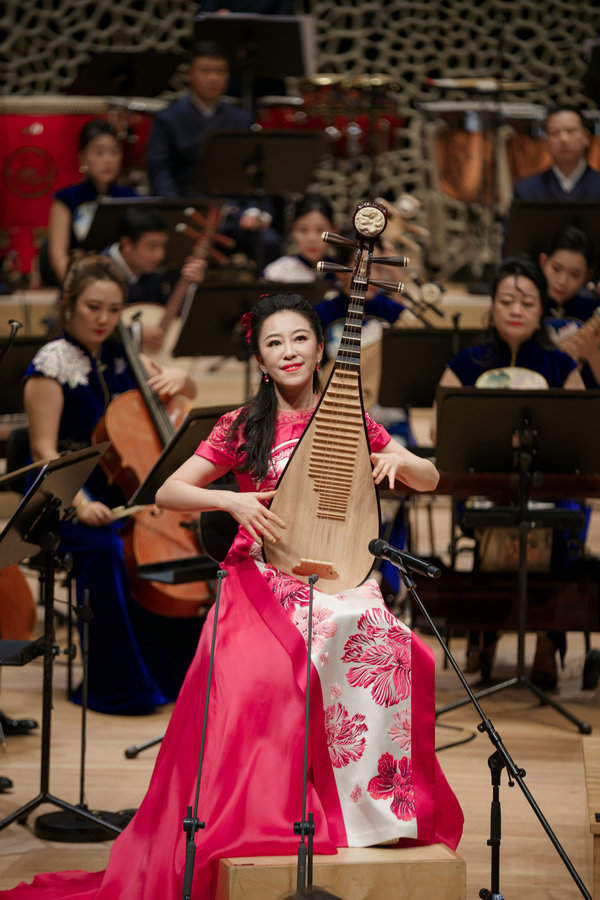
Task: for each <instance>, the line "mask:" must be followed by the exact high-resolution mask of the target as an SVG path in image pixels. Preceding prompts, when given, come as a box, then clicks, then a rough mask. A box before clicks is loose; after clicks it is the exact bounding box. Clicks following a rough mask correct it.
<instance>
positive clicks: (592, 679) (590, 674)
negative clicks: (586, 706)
mask: <svg viewBox="0 0 600 900" xmlns="http://www.w3.org/2000/svg"><path fill="white" fill-rule="evenodd" d="M599 680H600V650H588V652H587V655H586V657H585V663H584V666H583V681H582V684H581V687H582V689H583V690H584V691H594V690H595V689H596V688H597V687H598V681H599Z"/></svg>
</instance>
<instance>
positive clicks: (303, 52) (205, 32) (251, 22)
mask: <svg viewBox="0 0 600 900" xmlns="http://www.w3.org/2000/svg"><path fill="white" fill-rule="evenodd" d="M194 37H195V40H196V41H214V42H215V43H217V44H219V46H221V47H223V49H224V50H225V52H227V55H228V60H229V65H230V71H231V75H232V77H233V78H234V79H239V80H240V81H241V85H242V103H243V106H244V107H245V109H247V110H251V109H252V96H253V84H254V80H255V79H256V78H283V77H286V76H300V77H304V78H305V77H307V76H308V75H312V74H313V73H314V72H315V71H316V55H315V48H316V46H317V38H316V33H315V22H314V19H313V18H312V17H311V16H305V15H302V16H263V15H259V14H257V13H230V14H229V15H227V16H223V15H219V14H213V15H211V14H207V13H200V15H198V16H197V17H196V24H195V29H194Z"/></svg>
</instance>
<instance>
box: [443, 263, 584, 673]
mask: <svg viewBox="0 0 600 900" xmlns="http://www.w3.org/2000/svg"><path fill="white" fill-rule="evenodd" d="M545 297H546V279H545V277H544V275H543V273H542V272H541V271H540V270H539V269H538V267H537V266H536V265H535V263H534V262H533V260H531V259H529V258H528V257H525V256H523V257H513V258H511V259H507V260H505V261H504V262H503V263H502V264H501V266H500V268H499V270H498V273H497V275H496V277H495V279H494V282H493V284H492V298H493V299H492V310H491V316H490V327H489V329H488V331H487V332H486V334H485V337H484V340H483V341H482V342H481V343H480V344H477V345H476V346H474V347H468V348H466V349H465V350H461V351H460V352H459V353H457V354H455V356H453V357H452V359H451V360H450V361H449V363H448V365H447V368H446V369H445V371H444V373H443V375H442V377H441V379H440V382H439V383H440V385H442V386H448V387H453V386H459V385H465V386H467V385H475V386H479V387H505V388H509V387H537V388H561V387H562V388H569V389H575V390H577V389H579V390H582V389H584V384H583V381H582V378H581V375H580V373H579V371H578V369H577V364H576V362H575V360H574V359H573V358H572V357H571V356H569V355H568V354H566V353H563V352H561V351H560V350H558V349H557V348H556V346H555V345H554V344H553V342H552V341H551V339H550V338H549V336H548V335H547V333H546V331H545V329H544V327H543V325H542V312H543V303H544V301H545ZM433 421H434V423H435V409H434V420H433ZM433 431H435V425H434V429H433ZM433 438H434V441H435V433H433ZM567 502H568V501H567ZM569 505H573V504H570V503H569ZM573 537H575V538H577V540H576V544H577V546H580V545H581V543H582V536H581V535H579V536H571V535H569V534H568V533H564V532H561V533H558V532H555V535H554V545H553V553H552V557H553V558H552V567H553V569H554V568H556V569H560V570H564V569H565V568H566V567H567V566H568V565H570V564H571V563H573V562H575V561H576V560H575V559H572V558H570V551H571V547H572V546H573V541H572V538H573ZM496 640H497V633H496V632H495V631H494V632H486V633H485V634H484V636H483V645H482V646H480V637H479V633H478V632H472V633H471V634H470V636H469V648H468V650H467V669H468V670H470V671H478V670H479V669H481V672H482V674H483V676H484V678H489V676H490V674H491V668H492V664H493V660H494V655H495V648H496ZM557 650H559V651H560V653H561V657H563V656H564V652H565V650H566V641H565V635H564V634H563V633H561V632H552V633H548V634H542V633H540V634H538V642H537V649H536V655H535V659H534V661H533V666H532V672H531V680H532V681H533V682H534V683H536V684H537V685H538V686H539V687H540V688H542V689H543V690H550V689H553V688H554V687H555V686H556V682H557V670H556V659H555V656H556V651H557Z"/></svg>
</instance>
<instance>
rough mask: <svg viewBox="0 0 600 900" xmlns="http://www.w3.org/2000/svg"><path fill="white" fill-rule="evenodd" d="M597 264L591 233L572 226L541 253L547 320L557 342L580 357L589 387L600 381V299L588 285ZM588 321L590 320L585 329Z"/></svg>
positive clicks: (573, 354)
mask: <svg viewBox="0 0 600 900" xmlns="http://www.w3.org/2000/svg"><path fill="white" fill-rule="evenodd" d="M596 264H597V257H596V254H595V252H594V248H593V247H592V243H591V241H590V239H589V237H588V236H587V234H585V232H584V231H581V230H580V229H579V228H575V227H573V226H569V227H567V228H565V229H564V230H563V231H561V232H560V234H558V235H556V236H555V238H554V239H553V240H552V242H551V244H550V246H549V247H548V250H547V251H546V252H545V253H542V254H540V266H541V268H542V271H543V273H544V275H545V276H546V279H547V281H548V302H547V318H546V322H547V324H548V325H549V326H551V328H552V329H553V333H554V334H555V338H556V341H557V345H558V346H559V347H561V346H562V347H563V349H565V350H566V352H568V353H570V354H571V355H572V356H573V357H574V358H575V359H577V360H578V362H579V364H580V369H581V375H582V378H583V381H584V383H585V385H586V387H589V388H597V387H598V386H599V385H600V319H598V318H596V315H597V313H596V310H598V308H599V307H600V299H598V295H597V293H596V292H595V290H594V291H592V290H591V289H590V288H589V287H588V282H589V281H590V278H591V277H592V274H593V271H594V267H595V266H596ZM595 313H596V315H595ZM585 322H587V323H588V324H587V325H586V327H585V328H584V329H582V328H581V327H580V326H581V325H582V324H584V323H585ZM595 322H596V323H598V324H597V325H596V326H595V325H594V323H595Z"/></svg>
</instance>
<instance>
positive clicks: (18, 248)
mask: <svg viewBox="0 0 600 900" xmlns="http://www.w3.org/2000/svg"><path fill="white" fill-rule="evenodd" d="M107 111H108V107H107V103H106V100H105V99H104V98H99V97H64V96H60V95H48V96H30V97H21V96H18V97H17V96H13V97H0V170H1V172H2V190H1V191H0V198H1V199H0V229H6V231H7V232H8V250H9V251H11V250H12V251H15V252H16V253H18V255H19V263H20V270H21V271H22V272H30V271H31V263H32V261H33V259H34V257H35V256H36V252H37V251H36V248H35V241H36V229H41V228H46V226H47V224H48V215H49V212H50V204H51V202H52V196H53V194H54V193H55V192H56V191H57V190H59V189H60V188H63V187H66V186H67V185H70V184H75V183H76V182H77V181H79V180H80V178H81V176H80V174H79V155H78V148H79V133H80V131H81V129H82V128H83V126H84V125H85V124H86V122H88V121H89V120H90V119H92V118H94V117H96V116H103V115H106V113H107Z"/></svg>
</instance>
